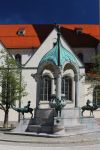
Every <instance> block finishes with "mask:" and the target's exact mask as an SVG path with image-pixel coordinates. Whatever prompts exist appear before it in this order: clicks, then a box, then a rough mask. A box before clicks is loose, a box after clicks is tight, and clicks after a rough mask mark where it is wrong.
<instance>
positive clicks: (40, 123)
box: [26, 108, 54, 134]
mask: <svg viewBox="0 0 100 150" xmlns="http://www.w3.org/2000/svg"><path fill="white" fill-rule="evenodd" d="M53 127H54V109H47V108H46V109H36V110H35V117H34V118H32V119H31V120H30V122H29V125H28V127H27V130H26V131H27V132H36V133H49V134H52V133H53Z"/></svg>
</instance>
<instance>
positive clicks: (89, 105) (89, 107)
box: [81, 100, 98, 116]
mask: <svg viewBox="0 0 100 150" xmlns="http://www.w3.org/2000/svg"><path fill="white" fill-rule="evenodd" d="M81 109H82V116H83V112H84V111H85V110H89V111H90V116H91V114H92V115H93V111H94V110H96V109H98V106H97V105H96V104H93V103H92V102H91V101H90V100H87V102H86V105H85V106H83V107H81Z"/></svg>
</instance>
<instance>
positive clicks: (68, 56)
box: [40, 42, 82, 66]
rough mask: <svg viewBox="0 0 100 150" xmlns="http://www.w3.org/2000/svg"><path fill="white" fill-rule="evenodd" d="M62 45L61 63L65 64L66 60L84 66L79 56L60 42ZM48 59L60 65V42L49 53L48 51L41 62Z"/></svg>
mask: <svg viewBox="0 0 100 150" xmlns="http://www.w3.org/2000/svg"><path fill="white" fill-rule="evenodd" d="M59 47H60V64H61V65H63V64H64V63H65V62H66V61H67V62H70V63H71V62H72V63H74V64H77V65H78V66H82V64H81V63H80V61H79V60H78V59H77V57H76V56H75V55H74V54H73V53H71V52H69V51H68V50H67V49H65V48H64V47H63V46H62V44H61V42H60V43H59ZM46 61H52V62H53V63H54V64H56V65H58V44H56V45H55V46H54V47H53V48H52V49H51V50H50V51H49V52H48V53H46V54H45V55H44V56H43V58H42V59H41V61H40V64H41V63H43V62H46Z"/></svg>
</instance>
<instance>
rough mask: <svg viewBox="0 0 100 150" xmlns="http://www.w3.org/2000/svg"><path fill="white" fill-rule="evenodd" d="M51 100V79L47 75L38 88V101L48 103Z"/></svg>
mask: <svg viewBox="0 0 100 150" xmlns="http://www.w3.org/2000/svg"><path fill="white" fill-rule="evenodd" d="M50 98H51V78H50V77H49V76H48V75H45V76H43V77H42V80H41V86H40V99H41V100H43V101H50Z"/></svg>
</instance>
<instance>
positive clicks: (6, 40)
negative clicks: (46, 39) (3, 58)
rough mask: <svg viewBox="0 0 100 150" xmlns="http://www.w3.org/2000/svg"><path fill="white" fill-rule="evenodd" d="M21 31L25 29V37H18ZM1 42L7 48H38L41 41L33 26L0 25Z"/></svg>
mask: <svg viewBox="0 0 100 150" xmlns="http://www.w3.org/2000/svg"><path fill="white" fill-rule="evenodd" d="M19 29H25V35H24V36H18V34H17V32H18V30H19ZM0 41H1V42H2V43H3V45H4V46H5V47H6V48H32V47H38V46H39V45H40V41H39V38H38V35H37V33H36V31H35V30H34V28H33V26H32V25H26V24H25V25H24V24H23V25H0Z"/></svg>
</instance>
